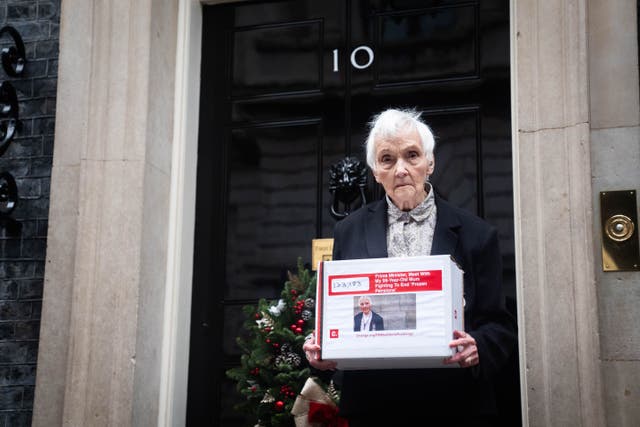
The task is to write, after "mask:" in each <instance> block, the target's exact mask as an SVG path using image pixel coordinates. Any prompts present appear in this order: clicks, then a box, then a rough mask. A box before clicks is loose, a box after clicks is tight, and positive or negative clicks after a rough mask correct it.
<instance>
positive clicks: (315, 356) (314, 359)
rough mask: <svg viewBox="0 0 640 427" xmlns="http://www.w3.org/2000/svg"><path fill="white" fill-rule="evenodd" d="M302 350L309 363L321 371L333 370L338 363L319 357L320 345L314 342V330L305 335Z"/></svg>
mask: <svg viewBox="0 0 640 427" xmlns="http://www.w3.org/2000/svg"><path fill="white" fill-rule="evenodd" d="M302 350H304V354H305V356H306V357H307V360H308V361H309V365H311V366H312V367H314V368H316V369H319V370H321V371H328V370H331V371H333V370H335V369H336V366H337V365H338V363H337V362H334V361H333V360H322V359H320V346H319V345H318V344H316V334H315V332H314V333H312V334H311V335H309V336H308V337H307V339H306V341H305V342H304V345H303V346H302Z"/></svg>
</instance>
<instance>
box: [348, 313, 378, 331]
mask: <svg viewBox="0 0 640 427" xmlns="http://www.w3.org/2000/svg"><path fill="white" fill-rule="evenodd" d="M371 315H372V316H373V317H372V318H371V323H370V324H369V330H370V331H384V319H382V316H380V315H379V314H378V313H375V312H373V311H372V312H371ZM361 323H362V313H358V314H356V315H355V316H354V318H353V330H354V331H355V332H358V331H359V330H360V324H361Z"/></svg>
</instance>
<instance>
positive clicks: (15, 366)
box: [0, 0, 60, 427]
mask: <svg viewBox="0 0 640 427" xmlns="http://www.w3.org/2000/svg"><path fill="white" fill-rule="evenodd" d="M59 7H60V1H59V0H54V1H16V0H3V1H0V23H1V26H5V25H10V26H12V27H14V28H15V29H16V30H18V32H19V33H20V35H21V37H22V39H23V41H24V44H25V50H26V57H27V63H26V66H25V69H24V73H23V74H22V75H21V76H20V77H10V76H8V75H7V74H6V73H5V72H4V70H1V69H0V81H9V82H11V84H12V85H13V86H14V87H15V89H16V94H17V97H18V102H19V114H20V116H19V117H20V122H21V125H22V128H21V129H20V130H19V132H18V134H17V136H16V138H15V139H14V140H13V142H12V143H11V145H10V146H9V148H8V150H7V151H6V152H5V153H4V155H2V156H1V157H0V172H9V173H11V174H12V175H13V176H14V178H15V179H16V183H17V187H18V194H19V201H18V204H17V207H16V208H15V210H14V211H13V212H12V214H11V217H12V218H14V219H15V220H17V221H18V223H19V224H21V230H20V231H19V232H13V233H12V232H10V231H8V230H7V229H6V228H4V227H3V228H0V426H8V425H10V426H15V427H18V426H29V425H31V411H32V407H33V398H34V388H35V376H36V360H37V351H38V338H39V329H40V313H41V308H42V291H43V281H44V264H45V251H46V246H47V241H46V236H47V222H48V221H47V217H48V211H49V186H50V176H51V162H52V154H53V139H54V138H53V133H54V122H55V120H54V118H55V104H56V82H57V68H58V28H59V24H58V22H59ZM11 44H12V42H11V38H10V37H9V36H8V35H5V36H3V37H2V39H0V47H5V46H10V45H11Z"/></svg>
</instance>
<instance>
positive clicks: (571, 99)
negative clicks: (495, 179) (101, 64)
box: [158, 0, 604, 426]
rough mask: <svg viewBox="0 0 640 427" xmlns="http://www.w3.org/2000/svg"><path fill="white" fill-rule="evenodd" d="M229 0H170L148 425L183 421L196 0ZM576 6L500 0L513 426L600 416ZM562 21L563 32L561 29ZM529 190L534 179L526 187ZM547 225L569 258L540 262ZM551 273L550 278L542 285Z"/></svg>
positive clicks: (582, 56) (582, 34)
mask: <svg viewBox="0 0 640 427" xmlns="http://www.w3.org/2000/svg"><path fill="white" fill-rule="evenodd" d="M240 1H246V0H229V1H226V0H218V1H215V0H213V1H204V0H179V1H178V37H177V58H176V69H175V73H176V74H175V75H176V80H175V103H174V112H175V122H174V138H173V153H172V181H171V182H172V184H171V193H170V201H171V205H170V206H171V230H170V238H169V247H168V263H169V266H168V270H167V271H168V273H169V274H168V277H167V287H166V298H165V309H166V311H165V318H164V332H165V335H164V337H165V339H164V342H163V349H162V351H163V356H162V360H163V370H162V372H163V374H162V379H161V385H160V387H161V390H160V402H159V423H158V425H183V423H184V420H185V419H186V395H187V377H188V360H189V342H188V341H189V334H188V333H185V331H189V330H190V305H191V285H192V272H193V229H194V225H195V187H196V177H195V175H196V168H195V167H194V165H196V164H197V142H198V138H197V133H198V117H199V114H198V110H199V90H200V88H199V82H200V59H201V58H200V52H201V34H202V6H203V5H211V4H220V3H231V2H240ZM586 6H587V0H577V1H575V2H571V4H570V5H564V6H563V5H560V6H557V7H550V6H548V7H547V6H544V4H543V2H540V1H539V0H526V1H524V2H523V1H520V2H518V5H517V7H516V2H515V0H510V27H511V30H510V45H511V58H510V66H511V67H510V70H511V89H512V90H511V111H512V117H511V120H512V153H513V154H512V155H513V188H514V190H513V191H514V226H515V253H516V272H517V273H516V289H517V304H518V325H519V329H520V331H519V349H520V384H521V386H520V387H521V409H522V417H523V426H528V425H529V424H532V425H544V424H545V423H546V422H547V421H549V420H551V419H554V420H555V421H558V419H559V418H558V416H559V417H560V419H565V416H566V417H575V416H576V415H577V417H578V418H579V419H581V420H582V424H581V425H598V424H599V423H600V420H602V419H603V418H602V417H603V414H604V409H603V402H602V395H601V391H600V388H601V387H600V367H599V363H598V351H594V349H598V348H599V345H598V338H597V331H598V323H597V312H596V310H595V307H597V300H596V293H595V279H594V268H595V267H594V258H593V250H592V248H591V245H590V242H593V241H594V239H593V231H592V217H591V209H592V202H591V180H590V155H589V149H588V147H589V117H588V112H589V109H588V107H589V99H588V95H587V94H586V90H584V87H586V85H587V83H586V82H587V81H588V80H587V79H586V76H587V75H588V74H587V71H588V64H587V59H586V58H587V46H586V45H587V44H586V39H587V22H586ZM558 8H559V9H560V10H558ZM576 12H577V13H576ZM576 16H577V17H576ZM545 23H548V24H545ZM566 27H568V28H569V29H570V30H569V31H564V30H563V29H564V28H566ZM567 34H569V35H567ZM551 40H553V43H555V44H558V43H559V44H560V45H562V47H563V48H561V49H555V48H553V46H552V45H553V43H549V44H545V43H544V42H545V41H549V42H550V41H551ZM576 52H577V53H576ZM554 72H555V73H554ZM575 82H578V83H577V84H576V83H575ZM552 103H553V104H554V105H555V106H554V105H551V104H552ZM567 111H569V112H568V113H567ZM554 113H557V114H555V115H554ZM546 140H552V141H553V142H554V144H555V145H556V146H559V147H560V149H558V150H557V151H553V152H550V151H547V150H546V149H545V147H546V143H545V141H546ZM584 147H586V149H585V148H584ZM556 164H559V169H558V170H560V169H561V168H562V167H565V166H568V168H569V170H568V171H567V172H566V174H567V175H569V176H568V177H567V176H564V175H563V176H564V177H565V178H567V179H560V180H558V179H554V180H553V182H552V181H551V179H549V177H548V176H547V178H545V175H547V174H546V173H545V172H544V171H545V170H546V171H548V167H549V166H552V167H553V166H554V165H556ZM554 170H555V169H554ZM556 178H557V177H556ZM569 178H571V179H569ZM531 188H535V193H534V194H532V193H531V190H530V189H531ZM549 192H551V193H552V194H551V196H553V195H555V194H556V193H557V192H559V193H561V199H562V201H563V202H566V203H569V205H570V207H571V208H572V209H573V210H574V212H585V213H584V214H583V215H581V216H580V217H579V218H577V219H576V218H571V216H570V215H562V214H561V213H560V214H559V213H558V212H555V211H554V210H553V208H552V209H549V207H550V204H549V203H550V202H549V201H545V198H544V196H545V195H548V194H549ZM562 195H563V196H562ZM551 228H555V229H558V230H565V229H566V230H569V231H568V232H570V234H569V235H567V236H564V237H567V238H563V236H561V237H560V239H561V243H562V245H563V247H565V248H568V250H569V251H570V252H571V259H570V260H569V264H568V265H567V264H564V265H557V263H556V264H551V263H550V264H547V263H545V260H546V259H547V258H548V257H550V256H552V255H553V251H554V247H555V246H554V244H557V242H555V243H553V244H552V242H549V241H547V240H548V239H546V238H545V236H546V235H547V233H548V232H549V229H551ZM585 243H586V244H587V247H586V248H585V247H584V246H585ZM550 279H553V280H555V281H557V283H553V287H552V286H551V285H550V284H549V281H550ZM559 283H562V284H561V285H559ZM585 284H586V285H585ZM557 286H560V287H561V289H560V292H561V294H562V296H563V297H564V299H561V300H558V298H556V297H555V296H557V295H556V294H553V295H552V294H551V292H552V291H554V292H556V287H557ZM525 300H526V304H525ZM551 322H554V323H556V324H558V323H557V322H566V326H567V327H566V328H562V327H559V328H557V329H556V330H553V328H550V327H549V326H551V324H552V323H551ZM559 324H560V325H563V324H564V323H559ZM570 333H573V336H571V337H569V338H570V339H569V340H568V341H567V340H562V339H561V338H563V337H565V338H566V337H567V336H568V335H569V334H570ZM558 354H563V355H566V356H564V357H563V359H564V360H565V362H566V360H573V361H574V362H575V363H574V365H575V371H571V372H564V371H563V370H562V368H563V367H564V364H563V363H562V362H561V361H559V360H557V359H560V358H559V357H557V355H558ZM576 373H577V375H575V374H576ZM574 377H575V378H574ZM558 386H563V387H565V392H566V393H568V395H569V396H570V395H571V393H572V392H573V393H574V394H575V396H576V397H575V398H574V399H573V400H571V401H569V402H567V401H564V402H561V403H559V402H554V401H553V399H552V397H553V390H554V389H555V388H556V387H558ZM562 414H566V415H562ZM574 421H575V418H574ZM561 424H562V423H561V422H558V425H561ZM549 425H550V424H549ZM554 425H555V424H554Z"/></svg>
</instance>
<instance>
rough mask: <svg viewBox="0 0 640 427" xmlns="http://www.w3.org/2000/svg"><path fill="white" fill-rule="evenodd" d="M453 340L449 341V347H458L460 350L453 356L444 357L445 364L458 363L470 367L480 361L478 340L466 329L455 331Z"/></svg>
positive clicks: (463, 366)
mask: <svg viewBox="0 0 640 427" xmlns="http://www.w3.org/2000/svg"><path fill="white" fill-rule="evenodd" d="M453 338H454V339H453V341H451V342H450V343H449V347H458V352H457V353H456V354H454V355H453V356H451V357H447V358H445V359H444V362H443V363H444V364H445V365H450V364H453V363H458V364H459V365H460V367H461V368H469V367H471V366H475V365H477V364H478V363H480V356H479V355H478V346H477V345H476V340H475V338H473V337H472V336H471V335H469V334H468V333H466V332H464V331H458V330H454V331H453Z"/></svg>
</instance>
